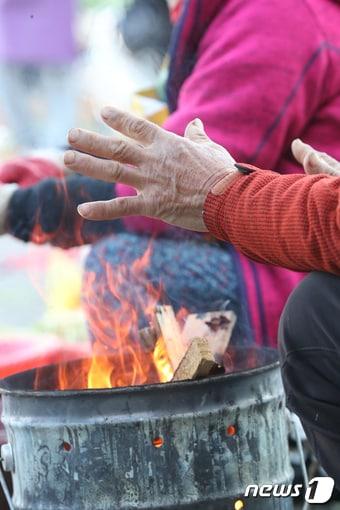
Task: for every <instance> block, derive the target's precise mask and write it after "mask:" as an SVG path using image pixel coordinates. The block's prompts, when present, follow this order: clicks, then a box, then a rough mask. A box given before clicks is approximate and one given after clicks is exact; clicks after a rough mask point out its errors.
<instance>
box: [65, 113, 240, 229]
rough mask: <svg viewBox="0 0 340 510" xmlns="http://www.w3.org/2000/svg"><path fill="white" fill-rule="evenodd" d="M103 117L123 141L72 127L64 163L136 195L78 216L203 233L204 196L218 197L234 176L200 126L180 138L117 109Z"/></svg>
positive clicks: (86, 208)
mask: <svg viewBox="0 0 340 510" xmlns="http://www.w3.org/2000/svg"><path fill="white" fill-rule="evenodd" d="M102 117H103V120H104V122H105V123H106V124H108V126H110V127H111V128H112V129H114V130H115V131H118V132H119V133H120V134H122V135H124V138H122V137H117V136H110V137H107V136H103V135H99V134H96V133H92V132H89V131H85V130H82V129H72V130H71V131H70V132H69V138H68V139H69V143H70V145H71V146H72V147H73V148H74V149H75V150H73V151H67V152H66V153H65V165H66V166H67V167H68V168H70V169H71V170H75V171H77V172H79V173H82V174H84V175H87V176H89V177H92V178H95V179H102V180H104V181H108V182H120V183H123V184H128V185H130V186H133V187H134V188H135V189H136V190H137V195H136V196H133V197H121V198H115V199H113V200H109V201H103V202H90V203H86V204H82V205H80V206H79V207H78V211H79V213H80V214H81V215H82V216H83V217H84V218H86V219H89V220H108V219H117V218H121V217H123V216H135V215H140V216H149V217H154V218H158V219H161V220H164V221H166V222H168V223H171V224H173V225H177V226H180V227H183V228H187V229H190V230H196V231H201V232H204V231H206V230H207V228H206V227H205V225H204V222H203V217H202V212H203V206H204V202H205V199H206V197H207V194H208V193H209V191H212V192H213V193H216V194H219V193H222V192H223V191H224V189H225V188H226V186H228V184H229V183H230V182H231V181H232V180H233V179H234V178H235V176H236V175H237V174H238V172H237V170H236V168H235V167H234V159H233V158H232V156H231V155H230V154H229V153H228V152H227V151H226V150H225V149H224V148H223V147H221V146H220V145H218V144H216V143H214V142H212V141H211V140H210V138H209V137H208V136H207V135H206V133H205V132H204V127H203V124H202V122H201V121H200V120H199V119H195V120H194V121H192V122H190V123H189V124H188V126H187V128H186V132H185V136H184V138H183V137H180V136H177V135H175V134H174V133H169V132H167V131H165V130H164V129H162V128H160V127H158V126H156V125H155V124H152V123H150V122H148V121H145V120H142V119H140V118H137V117H135V116H133V115H130V114H128V113H125V112H121V111H119V110H116V109H115V108H105V109H104V110H103V111H102ZM79 151H80V152H79Z"/></svg>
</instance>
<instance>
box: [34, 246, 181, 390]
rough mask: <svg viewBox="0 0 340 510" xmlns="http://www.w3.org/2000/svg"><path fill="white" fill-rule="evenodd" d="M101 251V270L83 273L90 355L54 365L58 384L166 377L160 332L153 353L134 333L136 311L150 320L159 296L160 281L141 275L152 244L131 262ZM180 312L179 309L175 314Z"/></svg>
mask: <svg viewBox="0 0 340 510" xmlns="http://www.w3.org/2000/svg"><path fill="white" fill-rule="evenodd" d="M104 255H105V254H104V253H103V255H102V257H101V259H100V271H90V272H86V274H85V276H84V285H83V304H84V308H85V312H86V317H87V322H88V327H89V331H90V332H91V336H92V338H91V340H92V358H89V359H86V360H83V361H82V362H79V363H77V364H76V365H74V364H73V365H72V363H71V364H64V365H60V366H58V369H57V380H58V382H57V387H58V389H60V390H67V389H99V388H112V387H122V386H134V385H141V384H151V383H157V382H162V383H164V382H168V381H170V380H171V379H172V376H173V369H172V366H171V363H170V361H169V358H168V355H167V351H166V347H165V343H164V341H163V339H162V337H159V338H158V339H157V342H156V344H155V348H154V350H153V352H150V351H149V350H147V349H146V348H145V347H144V346H143V344H142V343H141V341H140V338H139V329H140V320H141V316H143V317H144V322H145V320H146V321H147V322H149V323H150V324H151V323H152V322H153V321H154V312H155V308H156V306H157V304H159V303H160V301H161V299H162V295H163V289H162V286H161V285H158V286H156V285H154V284H153V283H151V282H150V281H148V278H147V274H146V269H147V267H148V265H149V263H150V258H151V255H152V243H150V244H149V246H148V248H147V249H146V251H145V253H144V254H143V255H142V257H140V258H139V259H137V260H135V261H134V262H133V263H132V264H130V265H128V264H124V263H123V264H121V265H120V266H119V267H118V268H117V267H111V266H110V265H109V264H108V263H107V262H106V259H105V256H104ZM185 315H186V311H185V310H183V309H182V310H181V311H180V313H179V316H180V318H183V317H185ZM179 341H181V340H180V339H179ZM38 372H39V371H38ZM41 380H42V378H41V375H40V376H38V377H37V378H36V383H37V384H36V387H37V385H38V386H39V381H40V382H41Z"/></svg>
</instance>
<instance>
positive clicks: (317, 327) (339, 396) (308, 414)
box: [279, 273, 340, 488]
mask: <svg viewBox="0 0 340 510" xmlns="http://www.w3.org/2000/svg"><path fill="white" fill-rule="evenodd" d="M279 340H280V356H281V363H282V375H283V382H284V386H285V390H286V394H287V404H288V407H289V408H290V409H291V410H292V411H294V412H295V413H296V414H297V415H298V416H299V417H300V419H301V421H302V424H303V426H304V429H305V432H306V434H307V437H308V439H309V441H310V443H311V445H312V447H313V449H314V452H315V454H316V456H317V458H318V459H319V461H320V463H321V465H322V466H323V468H324V469H325V471H326V472H327V474H328V475H329V476H331V477H333V478H334V479H335V484H336V486H337V487H338V488H339V487H340V277H337V276H333V275H330V274H326V273H311V274H310V275H309V276H307V277H306V278H305V280H303V282H302V283H301V284H300V285H299V287H297V289H296V290H295V291H294V292H293V293H292V295H291V297H290V298H289V300H288V302H287V305H286V307H285V310H284V312H283V315H282V318H281V324H280V331H279Z"/></svg>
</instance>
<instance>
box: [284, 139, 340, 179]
mask: <svg viewBox="0 0 340 510" xmlns="http://www.w3.org/2000/svg"><path fill="white" fill-rule="evenodd" d="M292 152H293V155H294V157H295V159H296V160H297V161H298V162H299V163H301V165H302V166H303V168H304V170H305V172H306V174H308V175H315V174H328V175H333V176H337V177H339V176H340V163H339V161H337V160H336V159H334V158H332V157H331V156H328V154H326V153H325V152H320V151H317V150H315V149H314V148H313V147H312V146H311V145H308V144H307V143H303V142H302V141H301V140H299V139H296V140H294V141H293V143H292Z"/></svg>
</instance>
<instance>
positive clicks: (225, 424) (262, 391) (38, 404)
mask: <svg viewBox="0 0 340 510" xmlns="http://www.w3.org/2000/svg"><path fill="white" fill-rule="evenodd" d="M33 379H34V371H29V372H26V373H22V374H19V375H15V376H12V377H10V378H7V379H5V380H4V381H2V382H1V384H0V386H1V392H2V399H3V415H2V420H3V422H4V425H5V428H6V432H7V437H8V443H9V444H10V446H11V451H10V450H9V452H8V451H7V456H8V458H7V466H9V469H11V470H12V476H13V485H14V495H13V504H14V508H15V510H118V509H119V510H130V509H136V508H137V509H164V510H166V509H168V510H170V509H171V510H175V509H176V510H181V509H183V510H194V509H195V510H199V509H202V510H203V509H204V510H219V509H221V510H222V509H223V510H229V509H230V510H235V509H236V510H238V508H245V509H246V510H247V509H253V510H255V509H259V510H260V509H261V510H264V509H280V510H281V509H282V510H283V509H284V510H288V509H291V508H292V502H291V499H290V498H273V497H269V498H260V499H257V498H250V497H249V498H247V499H246V498H245V497H244V494H245V489H246V487H247V486H248V485H250V484H257V485H263V484H268V483H269V484H273V483H289V482H290V480H291V479H292V470H291V467H290V462H289V453H288V444H287V430H286V418H285V404H284V393H283V387H282V383H281V376H280V370H279V366H278V363H277V362H276V361H272V362H270V363H268V364H267V365H265V366H263V367H260V368H256V369H252V370H244V371H242V372H239V373H232V374H226V375H222V376H216V377H211V378H209V379H205V380H201V381H184V382H177V383H168V384H156V385H148V386H135V387H128V388H114V389H108V390H83V391H34V390H32V389H29V388H30V387H32V381H33ZM25 388H28V389H25ZM11 456H12V457H11ZM242 504H243V505H244V506H243V507H242V506H240V505H242ZM237 505H239V506H237Z"/></svg>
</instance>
